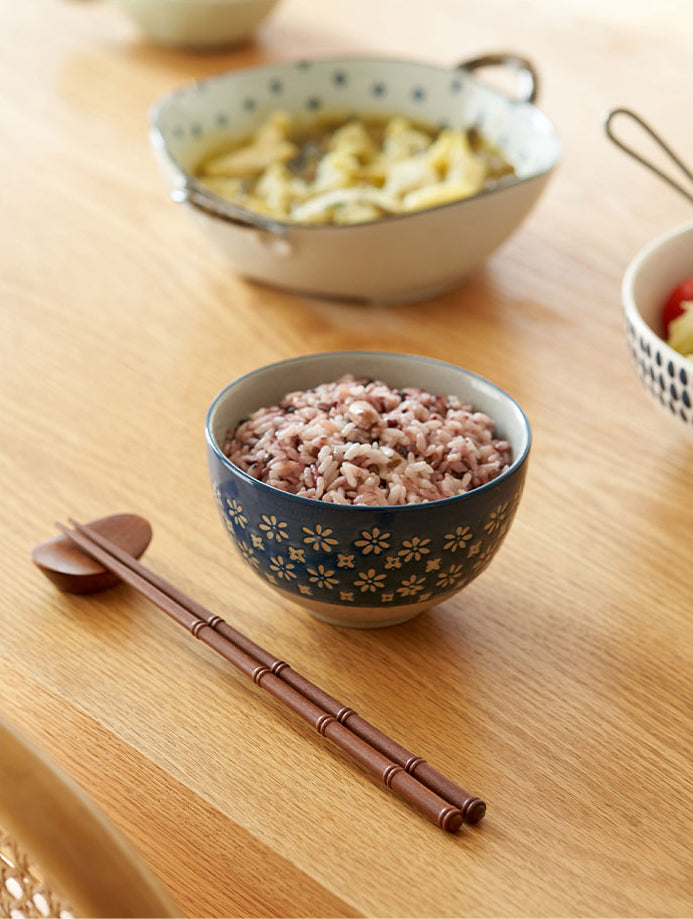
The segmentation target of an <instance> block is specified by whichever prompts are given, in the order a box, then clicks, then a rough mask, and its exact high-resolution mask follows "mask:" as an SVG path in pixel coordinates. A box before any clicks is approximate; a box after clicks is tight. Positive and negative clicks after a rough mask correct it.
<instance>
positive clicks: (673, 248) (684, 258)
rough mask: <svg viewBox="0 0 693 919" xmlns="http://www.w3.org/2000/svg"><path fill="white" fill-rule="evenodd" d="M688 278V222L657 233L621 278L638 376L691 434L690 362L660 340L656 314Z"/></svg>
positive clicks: (691, 254) (692, 259) (691, 272)
mask: <svg viewBox="0 0 693 919" xmlns="http://www.w3.org/2000/svg"><path fill="white" fill-rule="evenodd" d="M690 277H693V221H689V222H687V223H685V224H683V225H681V226H679V227H676V228H675V229H673V230H670V231H669V232H668V233H665V234H663V235H662V236H659V237H657V238H656V239H654V240H653V241H652V242H651V243H649V244H648V245H647V246H645V247H644V248H643V249H641V251H640V252H638V254H637V255H636V256H635V258H634V259H633V260H632V261H631V263H630V264H629V266H628V268H627V269H626V272H625V274H624V276H623V283H622V287H621V296H622V301H623V309H624V312H625V317H626V333H627V336H628V343H629V345H630V351H631V355H632V357H633V361H634V362H635V367H636V369H637V372H638V375H639V377H640V379H641V381H642V383H643V385H644V386H645V389H646V390H647V392H648V393H649V395H650V396H651V397H652V398H653V399H654V401H655V402H656V404H657V405H659V406H660V408H661V409H662V410H663V411H664V412H665V413H666V414H667V415H668V416H669V417H670V418H673V419H675V420H676V422H677V423H678V424H679V427H681V426H685V428H686V429H687V431H688V434H689V435H690V436H691V438H693V362H691V361H689V360H688V359H687V358H685V357H684V356H683V355H682V354H679V353H678V351H674V349H673V348H671V347H670V346H669V345H668V344H667V343H666V341H665V340H664V338H663V337H662V336H663V335H664V329H663V327H662V322H661V313H662V309H663V307H664V303H665V302H666V299H667V297H668V295H669V293H670V292H671V290H673V288H674V287H676V285H677V284H679V283H680V282H681V281H683V280H684V278H690Z"/></svg>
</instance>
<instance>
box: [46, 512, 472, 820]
mask: <svg viewBox="0 0 693 919" xmlns="http://www.w3.org/2000/svg"><path fill="white" fill-rule="evenodd" d="M70 523H71V525H72V526H73V527H74V529H72V530H70V529H68V528H67V527H65V526H63V525H62V524H61V523H57V524H56V526H57V528H58V529H59V530H60V532H61V533H63V534H64V535H65V536H66V537H67V538H68V539H70V540H71V541H72V542H73V543H75V545H77V546H79V547H80V548H81V549H83V550H84V551H85V552H86V553H87V554H88V555H90V556H91V557H92V558H94V559H96V561H98V562H100V563H101V564H102V565H103V566H104V567H105V568H108V569H109V570H110V571H113V573H114V574H117V575H118V577H119V578H121V580H123V581H125V582H126V583H127V584H130V586H132V587H134V588H135V589H136V590H137V591H138V592H139V593H141V594H142V595H143V596H145V597H146V598H147V599H148V600H150V601H151V602H152V603H154V604H155V605H156V606H158V607H159V609H161V610H163V611H164V612H165V613H166V614H167V615H168V616H170V617H171V618H172V619H173V620H174V621H175V622H177V623H178V624H179V625H182V626H183V627H184V628H186V629H187V630H188V631H189V632H190V633H191V634H192V635H193V636H194V637H195V638H199V639H200V641H202V642H204V643H205V644H206V645H208V646H209V647H210V648H212V649H213V650H215V651H216V652H217V653H218V654H220V655H221V656H222V657H223V658H225V659H226V660H227V661H229V662H230V663H231V664H233V665H234V666H235V667H236V668H237V669H238V670H240V671H241V673H243V674H245V675H246V676H248V677H250V678H251V679H252V680H253V681H254V682H255V683H256V684H257V685H258V686H260V687H261V688H262V689H264V690H266V691H267V692H269V693H270V694H271V695H272V696H274V697H275V698H276V699H278V700H279V701H281V702H283V703H284V704H285V705H287V706H288V707H289V708H291V709H292V710H293V711H294V712H296V714H298V715H300V716H301V717H302V718H303V719H304V720H305V721H307V722H308V723H309V724H311V725H312V726H313V727H314V728H315V730H317V731H318V733H319V734H322V735H323V737H326V738H327V739H328V740H331V741H332V742H333V743H334V744H336V745H337V746H338V747H340V748H341V749H342V750H344V751H345V752H347V753H349V754H350V755H351V756H352V757H353V758H354V759H355V760H356V761H357V762H359V763H360V764H361V765H362V766H364V767H365V768H366V769H367V770H368V771H369V772H370V773H371V774H372V775H374V776H376V777H377V778H379V779H380V780H381V781H382V782H383V783H384V784H385V785H387V786H388V787H389V788H391V789H392V790H393V791H395V792H397V793H398V794H399V795H400V796H401V797H402V798H404V799H405V800H406V801H408V802H409V803H410V804H412V805H413V806H414V807H416V808H417V809H418V810H419V811H421V813H423V814H424V815H425V816H427V817H428V818H429V819H430V820H432V821H433V822H434V823H436V824H437V825H438V826H439V827H441V829H443V830H445V831H447V832H450V833H454V832H456V831H457V830H458V829H459V828H460V826H461V825H462V823H463V820H464V817H463V814H462V811H461V810H460V809H459V808H458V807H455V806H454V805H451V804H450V803H449V802H448V801H446V800H445V799H444V798H442V797H441V796H440V795H438V794H437V793H436V792H434V791H432V790H431V789H429V788H427V787H426V786H425V785H423V784H422V783H421V782H419V781H418V780H417V779H416V778H415V777H414V776H413V775H410V774H409V773H408V772H407V771H406V770H405V769H404V768H403V767H402V766H400V765H399V764H397V763H395V762H393V761H392V760H391V759H389V758H388V757H387V756H385V755H384V754H383V753H381V752H380V751H379V750H377V749H375V747H372V746H371V745H370V744H369V743H368V742H367V741H366V740H363V739H362V738H361V737H359V736H358V735H357V734H355V733H353V731H351V730H349V728H348V727H346V725H344V724H342V723H341V722H340V721H339V720H337V718H335V717H334V716H332V715H330V714H329V713H328V712H326V711H324V710H323V709H322V708H320V707H319V706H318V705H316V704H315V703H313V702H311V701H310V699H308V698H306V697H305V696H303V695H302V694H301V693H300V692H298V691H297V690H296V689H294V688H293V687H292V686H290V685H289V684H288V683H286V682H284V680H282V679H281V678H280V676H278V675H277V674H276V673H274V672H273V671H272V670H271V669H270V668H269V667H267V666H265V665H264V664H262V663H260V662H259V661H258V660H256V659H255V658H254V657H252V656H251V655H250V654H247V653H246V652H245V651H244V650H242V649H241V648H240V647H239V646H237V645H236V644H234V643H233V642H232V641H230V640H229V639H228V638H226V637H225V636H224V635H222V634H221V633H220V632H218V631H216V630H215V629H214V628H213V627H212V625H211V622H212V621H213V620H214V619H215V618H218V617H214V616H212V614H210V613H209V612H208V611H206V610H204V608H202V607H199V609H201V610H202V611H203V612H204V614H206V615H205V617H203V616H199V615H197V614H196V613H195V612H191V610H190V609H188V608H187V605H186V604H184V603H182V602H180V600H179V599H177V596H184V595H182V594H181V593H180V592H179V591H178V590H177V589H176V588H174V587H173V585H169V584H167V582H165V581H163V579H161V578H159V577H158V576H157V575H154V572H151V571H150V570H149V569H147V568H146V567H145V566H144V565H141V564H140V563H139V562H136V560H135V559H133V558H132V557H131V556H128V555H127V553H122V552H121V550H120V549H119V548H118V547H117V546H115V545H114V544H112V543H110V541H109V540H106V539H105V538H104V537H102V536H100V535H99V534H96V533H94V532H93V531H91V530H90V529H89V528H88V527H85V526H83V525H82V524H79V523H77V522H76V521H74V520H70ZM118 554H123V555H125V556H126V558H127V561H122V560H121V559H120V558H119V557H118ZM133 562H134V563H135V564H134V565H133V564H132V563H133ZM154 581H158V582H159V583H162V584H165V585H166V587H167V588H168V589H170V590H171V591H172V592H173V594H174V595H177V596H172V595H171V594H170V593H169V592H168V589H167V590H163V589H161V588H160V587H159V586H157V584H156V583H154ZM185 599H186V601H189V602H190V603H191V604H192V606H193V608H195V607H198V604H196V603H195V602H194V601H192V600H190V598H185ZM207 617H208V618H209V621H207Z"/></svg>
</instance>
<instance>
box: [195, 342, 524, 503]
mask: <svg viewBox="0 0 693 919" xmlns="http://www.w3.org/2000/svg"><path fill="white" fill-rule="evenodd" d="M349 354H353V355H372V356H373V357H378V356H383V355H386V356H388V357H402V358H415V359H416V360H417V361H422V362H425V363H430V364H437V365H438V366H441V367H447V368H449V369H451V370H455V371H456V372H457V373H462V374H463V375H464V376H467V377H471V378H473V379H475V380H478V381H479V382H480V383H482V384H483V385H484V386H487V387H489V388H490V389H493V390H495V391H496V392H497V393H499V394H500V395H501V396H502V397H503V399H505V400H507V401H508V402H509V403H510V404H511V405H512V407H513V408H514V409H515V411H516V413H517V415H518V416H519V418H520V420H521V422H522V428H523V434H524V438H523V441H524V442H523V444H522V449H521V450H520V451H519V453H517V455H514V456H513V461H512V463H511V464H510V466H508V468H507V469H505V470H504V471H503V472H502V473H501V474H500V475H499V476H496V478H495V479H491V481H490V482H487V483H486V484H485V485H479V486H477V487H476V488H473V489H472V490H471V491H467V492H464V494H461V495H453V496H452V497H450V498H440V499H439V500H437V501H427V502H422V503H420V504H394V505H390V504H387V505H361V504H340V505H335V504H329V505H328V506H329V507H330V508H335V507H348V508H350V510H352V511H358V512H361V513H365V512H367V511H370V512H371V513H372V512H373V511H374V510H380V511H387V512H388V513H393V514H401V513H405V512H409V513H411V512H414V513H416V512H421V513H423V512H424V511H425V510H426V509H430V508H431V507H433V506H436V507H438V506H442V505H449V504H453V503H454V502H456V501H457V502H461V501H469V500H473V499H474V496H475V495H479V494H481V493H482V492H486V491H489V490H490V489H492V488H494V487H496V486H497V485H498V484H500V483H501V482H502V481H503V480H504V479H506V478H508V477H509V476H510V475H512V474H513V473H514V472H515V471H516V470H517V469H518V468H519V467H520V466H521V465H522V464H523V463H524V461H525V460H526V459H527V455H528V454H529V450H530V447H531V445H532V432H531V428H530V426H529V420H528V418H527V416H526V414H525V412H524V411H523V409H522V408H521V407H520V405H519V404H518V403H517V402H516V401H515V399H513V397H512V396H510V395H509V394H508V393H507V392H505V390H503V389H501V388H500V386H498V385H497V384H496V383H493V382H492V381H491V380H489V379H487V378H486V377H483V376H481V374H478V373H475V372H474V371H473V370H466V369H465V368H464V367H458V366H457V365H455V364H451V363H449V362H447V361H440V360H437V359H436V358H432V357H425V356H423V355H420V354H395V353H394V352H390V351H387V352H384V351H328V352H320V353H316V354H304V355H301V356H300V357H294V358H288V359H286V360H282V361H275V362H274V363H272V364H266V365H265V366H263V367H258V368H257V369H255V370H251V371H249V372H248V373H245V374H243V375H242V376H240V377H237V378H236V379H235V380H233V381H232V382H231V383H228V384H227V385H226V386H224V388H223V389H222V390H220V391H219V392H218V393H217V395H216V396H215V397H214V399H213V400H212V403H211V405H210V407H209V409H208V410H207V416H206V418H205V438H206V440H207V443H208V445H209V446H210V447H211V449H212V450H213V452H214V454H215V455H216V457H217V458H218V459H219V460H220V461H221V463H222V464H223V465H224V466H226V467H227V468H228V469H229V470H231V471H232V472H233V473H234V475H238V476H239V477H240V478H241V479H244V480H245V481H246V482H247V483H248V484H250V485H252V486H255V487H258V488H260V489H261V490H263V489H264V490H267V491H268V492H272V493H274V494H276V493H280V494H282V495H283V496H285V497H286V498H287V499H289V500H293V501H297V502H299V503H302V504H306V505H309V506H314V505H316V504H317V505H321V506H323V507H324V506H325V502H324V501H320V500H318V499H317V498H306V497H304V496H303V495H294V494H292V493H291V492H288V491H287V492H284V491H281V489H278V488H275V487H274V486H273V485H268V484H267V483H266V482H261V481H260V480H259V479H255V478H253V476H251V475H248V474H247V473H246V472H244V471H243V470H242V469H239V467H238V466H236V465H234V464H233V463H232V462H231V460H230V459H229V458H228V457H227V456H226V455H225V454H224V452H223V451H222V449H221V448H220V446H219V444H218V443H217V441H216V438H215V437H214V435H213V433H212V417H213V415H214V413H215V411H216V408H217V406H218V405H219V403H220V402H221V401H222V400H223V398H224V396H225V395H226V393H227V392H228V391H229V390H230V389H232V388H233V387H234V386H236V385H237V384H238V383H240V382H241V381H242V380H247V379H249V378H250V377H253V376H255V375H257V374H260V373H265V372H266V371H268V370H272V369H274V368H277V367H280V366H284V367H287V368H289V367H290V366H291V364H295V363H301V362H303V361H304V360H305V359H306V358H321V357H343V356H345V355H349ZM258 408H261V406H258Z"/></svg>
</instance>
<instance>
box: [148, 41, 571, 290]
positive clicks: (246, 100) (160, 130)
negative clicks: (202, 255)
mask: <svg viewBox="0 0 693 919" xmlns="http://www.w3.org/2000/svg"><path fill="white" fill-rule="evenodd" d="M509 60H512V61H517V58H515V57H509ZM521 72H522V73H523V74H524V75H525V76H526V75H527V73H528V72H529V71H521ZM530 85H531V86H533V85H534V84H533V82H532V81H530ZM277 109H282V110H284V111H286V112H288V113H289V114H290V115H292V116H305V115H312V114H315V115H317V114H320V113H322V114H335V113H346V114H354V113H356V114H359V115H371V116H378V115H380V116H385V117H391V116H392V115H393V114H401V115H405V116H408V117H411V118H414V119H416V120H417V121H422V122H426V123H427V124H430V125H438V126H448V127H452V128H462V129H469V128H472V127H476V128H478V129H479V130H480V131H481V132H482V134H483V135H484V136H485V137H486V138H488V139H489V140H490V141H491V142H492V143H494V144H495V145H496V146H497V147H498V148H499V149H500V150H501V152H502V153H503V155H504V157H505V159H506V160H507V161H509V162H510V163H511V164H512V165H513V166H514V167H515V170H516V174H517V179H516V181H513V182H510V183H508V184H504V185H500V186H499V187H497V188H495V189H491V190H488V191H485V192H482V193H481V194H479V195H476V196H474V197H472V198H468V199H466V200H463V201H455V202H451V203H448V204H442V205H439V206H437V207H431V208H428V209H427V210H422V211H418V212H415V213H410V214H405V215H397V216H393V217H389V218H387V219H382V220H376V221H372V222H371V223H362V224H358V225H342V226H339V225H317V224H316V225H300V224H291V223H282V222H279V221H273V220H269V219H266V218H264V219H263V218H259V217H258V216H257V215H253V214H251V213H250V212H248V211H245V210H244V209H243V208H241V207H239V206H234V205H232V204H230V203H229V202H225V201H224V200H223V199H222V198H219V197H218V196H216V195H213V194H211V193H209V192H206V191H205V190H204V189H202V187H201V186H200V185H199V183H197V182H196V181H195V179H194V177H193V173H194V170H195V168H196V166H197V165H198V164H199V162H200V161H201V160H202V159H203V158H204V157H205V155H207V154H209V153H210V152H212V151H213V150H218V149H219V148H220V146H222V145H223V144H224V143H227V142H230V141H233V140H236V141H241V140H242V139H244V138H247V137H248V136H250V135H251V134H252V133H253V132H254V131H256V130H257V128H258V127H259V126H260V125H261V124H262V123H263V121H265V119H266V118H267V116H268V115H269V114H271V113H272V112H273V111H276V110H277ZM150 122H151V140H152V144H153V147H154V150H155V152H156V154H157V156H158V158H159V160H160V162H161V165H162V166H163V169H164V171H165V173H166V175H167V176H168V178H169V179H170V181H171V184H172V186H173V192H172V197H173V198H174V200H178V201H181V202H184V203H185V204H186V205H187V206H188V207H189V209H190V211H191V213H192V215H193V216H194V217H195V218H196V219H197V221H198V222H199V223H200V224H201V226H202V228H203V230H204V231H205V232H206V233H207V234H208V235H209V237H210V239H211V241H212V242H213V244H214V246H215V247H216V248H217V249H218V250H220V251H221V252H222V253H223V255H224V256H225V258H226V259H227V261H228V263H229V264H230V265H231V267H232V268H233V270H234V271H237V272H238V273H239V274H241V275H244V276H246V277H248V278H251V279H254V280H257V281H262V282H264V283H267V284H271V285H273V286H275V287H281V288H285V289H289V290H293V291H296V292H299V293H309V294H312V295H319V296H329V297H332V298H339V299H347V300H361V301H378V302H393V301H394V302H402V301H412V300H420V299H423V298H424V297H428V296H431V295H433V294H435V293H438V292H440V291H442V290H445V289H447V288H450V287H452V286H454V285H455V284H457V283H459V281H460V280H461V279H462V278H463V277H464V276H465V275H466V274H468V273H469V272H470V271H471V270H472V269H473V268H475V267H476V266H477V265H478V264H479V263H480V262H482V261H483V259H485V258H486V257H487V256H488V255H489V254H490V253H491V252H493V251H494V250H495V249H497V248H498V247H499V246H500V245H501V244H502V243H503V242H504V241H505V240H506V239H507V237H508V236H510V234H511V233H512V232H513V231H514V230H516V229H517V227H518V226H519V225H520V223H521V222H522V221H523V220H524V218H525V217H526V216H527V214H528V213H529V212H530V210H531V209H532V207H533V206H534V204H535V203H536V202H537V200H538V198H539V196H540V195H541V193H542V192H543V190H544V188H545V186H546V184H547V182H548V179H549V177H550V175H551V174H552V172H553V169H554V167H555V166H556V165H557V163H558V160H559V156H560V144H559V141H558V138H557V136H556V133H555V131H554V129H553V127H552V125H551V124H550V122H549V121H548V119H547V118H546V117H545V116H544V115H543V114H542V113H541V112H540V111H539V110H538V109H537V108H536V107H535V106H534V105H533V104H532V103H531V102H529V101H526V100H519V101H518V100H512V99H509V98H508V97H507V96H505V95H503V94H502V93H500V92H498V91H496V90H493V89H491V88H490V87H488V86H485V85H484V84H483V83H481V82H480V81H479V80H477V79H475V78H474V77H473V76H472V73H471V72H469V71H466V70H464V69H458V70H450V69H448V68H442V67H433V66H429V65H426V64H419V63H413V62H407V61H396V60H378V59H375V60H364V59H327V60H319V61H302V62H299V63H292V64H277V65H272V66H269V67H261V68H256V69H252V70H241V71H234V72H232V73H226V74H221V75H219V76H216V77H212V78H210V79H208V80H204V81H201V82H198V83H195V84H193V85H189V86H184V87H183V88H181V89H180V90H178V91H176V92H173V93H170V94H168V95H167V96H165V97H164V98H163V99H161V100H159V102H158V103H157V104H156V105H155V106H154V108H153V110H152V113H151V116H150Z"/></svg>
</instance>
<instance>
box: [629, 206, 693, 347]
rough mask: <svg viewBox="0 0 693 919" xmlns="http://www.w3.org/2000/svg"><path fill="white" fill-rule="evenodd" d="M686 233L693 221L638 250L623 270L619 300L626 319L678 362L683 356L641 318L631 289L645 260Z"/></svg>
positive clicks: (690, 230) (668, 231)
mask: <svg viewBox="0 0 693 919" xmlns="http://www.w3.org/2000/svg"><path fill="white" fill-rule="evenodd" d="M686 233H691V234H693V220H688V221H686V222H685V223H682V224H679V225H678V226H676V227H674V228H673V229H671V230H667V231H666V232H664V233H661V234H660V235H659V236H656V237H655V238H654V239H653V240H651V241H650V242H649V243H647V245H645V246H643V248H642V249H640V251H639V252H638V253H637V254H636V255H635V256H634V257H633V259H632V260H631V262H630V264H629V265H628V267H627V268H626V270H625V273H624V275H623V280H622V282H621V299H622V301H623V304H624V306H625V309H626V313H627V315H628V318H629V319H630V320H631V321H633V322H634V323H635V324H636V325H637V326H638V328H640V329H641V330H642V329H644V330H646V331H647V333H648V334H651V335H655V336H656V337H657V339H658V340H659V341H660V342H661V344H662V348H663V349H664V350H665V353H666V354H668V355H669V356H671V357H674V358H675V359H678V360H681V358H682V357H683V355H681V354H679V352H678V351H675V350H674V349H673V348H672V347H671V345H669V344H667V342H666V339H665V338H662V336H661V334H660V332H659V331H658V330H657V329H654V328H652V326H651V325H650V324H649V323H648V322H646V321H645V319H644V318H643V316H642V314H641V313H640V310H639V309H638V306H637V303H636V302H635V297H634V296H633V287H634V286H635V282H636V279H637V277H638V274H639V272H640V270H641V268H642V266H643V265H644V264H645V263H646V262H647V260H648V259H649V258H651V256H653V255H654V254H655V253H656V252H658V251H659V250H660V249H662V248H664V247H665V246H666V245H667V244H668V243H669V242H671V241H672V240H674V239H677V238H678V237H679V236H682V235H683V234H686Z"/></svg>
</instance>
